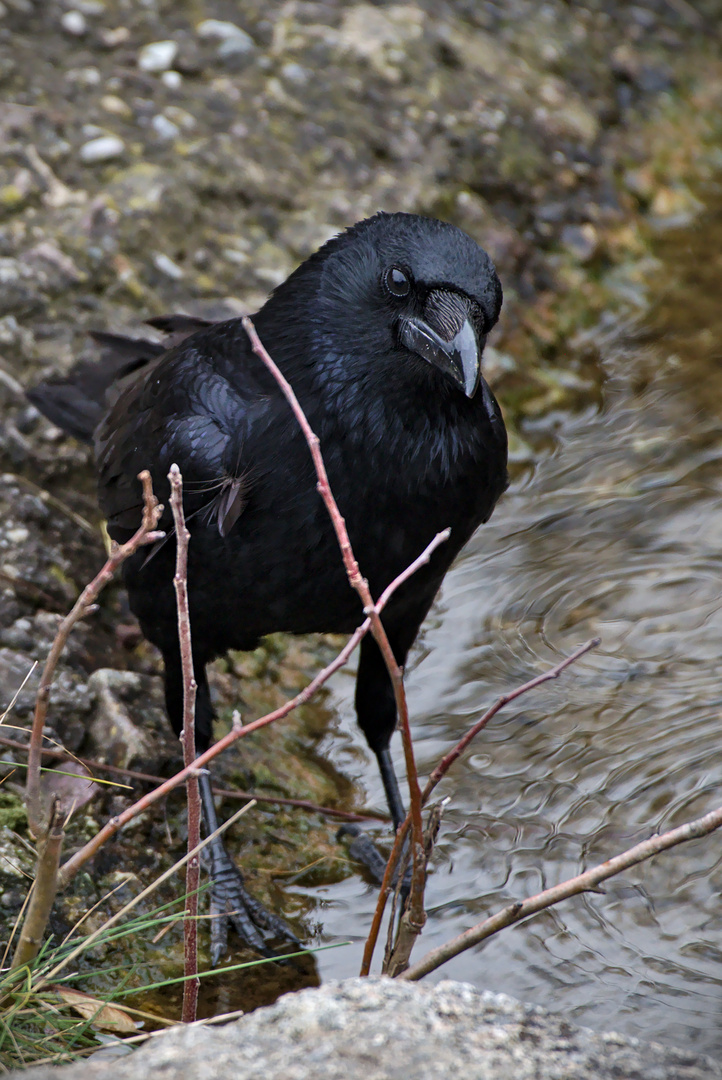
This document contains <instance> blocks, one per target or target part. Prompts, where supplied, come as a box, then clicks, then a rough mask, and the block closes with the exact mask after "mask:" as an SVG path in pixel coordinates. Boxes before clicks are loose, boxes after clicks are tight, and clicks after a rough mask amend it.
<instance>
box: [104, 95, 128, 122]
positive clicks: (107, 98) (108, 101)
mask: <svg viewBox="0 0 722 1080" xmlns="http://www.w3.org/2000/svg"><path fill="white" fill-rule="evenodd" d="M100 104H101V106H102V107H103V108H104V109H105V111H106V112H109V113H112V114H113V115H114V116H122V117H123V119H124V120H128V119H130V117H131V116H132V115H133V110H132V109H131V107H130V105H128V104H127V103H126V102H125V101H123V99H122V98H119V97H118V96H117V94H104V95H103V97H102V98H101V99H100Z"/></svg>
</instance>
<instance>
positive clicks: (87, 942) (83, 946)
mask: <svg viewBox="0 0 722 1080" xmlns="http://www.w3.org/2000/svg"><path fill="white" fill-rule="evenodd" d="M255 805H256V802H255V799H251V801H250V802H249V803H246V805H245V806H242V807H241V808H240V810H236V812H235V814H232V815H231V817H229V818H228V820H227V821H224V822H223V824H222V825H219V827H218V828H217V829H216V830H215V832H212V833H211V834H210V835H209V836H206V837H205V839H203V840H201V842H200V843H199V844H198V846H197V847H196V848H193V849H192V850H191V851H187V852H186V854H185V855H184V856H183V858H182V859H179V860H178V862H176V863H174V864H173V866H171V867H170V868H169V869H168V870H166V871H164V873H162V874H161V875H160V877H157V878H156V879H155V880H154V881H152V882H151V883H150V885H148V886H147V887H146V888H145V889H143V890H142V892H139V893H138V895H137V896H134V897H133V899H132V900H130V901H129V902H128V903H127V904H126V905H125V907H123V908H121V910H120V911H117V912H116V913H115V915H111V917H110V918H109V919H106V920H105V922H104V923H103V925H102V926H99V927H98V929H97V930H94V931H93V932H92V934H89V935H88V937H86V938H83V940H82V941H81V942H80V943H79V944H78V945H76V947H75V948H74V949H73V950H72V951H71V952H69V953H68V954H67V956H64V957H63V959H62V960H61V961H60V962H59V963H58V964H56V965H55V967H54V968H53V969H52V970H51V971H49V972H48V973H47V974H46V975H44V976H43V977H42V978H41V979H39V980H38V982H37V983H36V984H35V987H34V988H35V990H40V989H42V987H44V986H47V984H48V983H52V982H54V981H55V980H56V979H57V977H58V975H59V974H60V972H61V971H62V970H63V968H65V967H67V966H68V965H69V964H71V963H72V962H73V960H75V958H76V957H78V956H80V954H81V953H82V952H85V951H86V950H87V949H88V948H89V947H90V946H91V945H92V944H93V942H94V941H97V939H98V938H99V937H101V936H102V935H103V934H105V933H106V931H107V930H109V929H110V928H111V926H115V924H116V923H117V922H119V921H120V920H121V919H122V918H123V917H124V916H125V915H127V914H128V912H129V911H132V909H133V908H134V907H135V906H136V905H137V904H140V903H141V901H142V900H145V898H146V897H147V896H150V894H151V893H152V892H154V891H155V890H156V889H157V888H158V887H159V886H160V885H162V884H163V882H164V881H167V880H168V878H169V877H171V876H172V875H173V874H175V872H176V870H180V869H181V868H182V867H183V866H185V864H186V863H187V862H188V860H189V859H193V858H195V856H197V855H198V853H199V852H200V851H202V850H203V848H204V847H206V846H207V845H208V844H210V842H211V841H212V840H215V838H216V837H217V836H220V835H221V834H222V833H224V832H225V831H226V829H229V828H230V827H231V825H233V824H235V822H236V821H238V819H239V818H240V817H242V815H243V814H245V813H247V812H248V811H249V810H252V809H253V807H254V806H255Z"/></svg>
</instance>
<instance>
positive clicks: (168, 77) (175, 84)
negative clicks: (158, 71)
mask: <svg viewBox="0 0 722 1080" xmlns="http://www.w3.org/2000/svg"><path fill="white" fill-rule="evenodd" d="M160 79H161V82H162V83H163V85H164V86H167V87H168V89H169V90H178V89H179V87H180V85H181V83H182V82H183V76H182V75H181V73H180V71H173V69H172V68H171V69H170V71H164V72H163V74H162V75H161V77H160Z"/></svg>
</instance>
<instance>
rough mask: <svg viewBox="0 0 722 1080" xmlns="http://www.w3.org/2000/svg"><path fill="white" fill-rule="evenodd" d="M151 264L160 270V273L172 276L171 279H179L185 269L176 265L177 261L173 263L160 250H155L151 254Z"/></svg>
mask: <svg viewBox="0 0 722 1080" xmlns="http://www.w3.org/2000/svg"><path fill="white" fill-rule="evenodd" d="M153 265H154V266H155V268H156V270H160V272H161V274H165V275H166V277H169V278H172V279H173V281H180V279H181V278H182V277H185V271H184V270H183V269H182V268H181V267H180V266H178V263H174V262H173V260H172V259H170V258H169V257H168V256H167V255H164V254H163V252H162V251H159V252H157V253H156V254H155V255H154V256H153Z"/></svg>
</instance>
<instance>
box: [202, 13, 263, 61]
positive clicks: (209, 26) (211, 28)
mask: <svg viewBox="0 0 722 1080" xmlns="http://www.w3.org/2000/svg"><path fill="white" fill-rule="evenodd" d="M196 32H197V33H198V36H199V37H202V38H216V39H218V40H219V41H220V42H221V45H220V47H219V49H218V53H219V55H221V56H230V55H232V54H238V53H249V52H252V51H253V49H255V47H256V43H255V41H254V40H253V38H252V37H251V36H250V34H247V33H246V31H245V30H241V28H240V26H236V24H235V23H232V22H223V21H222V20H221V19H204V20H203V22H201V23H198V26H197V27H196Z"/></svg>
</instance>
